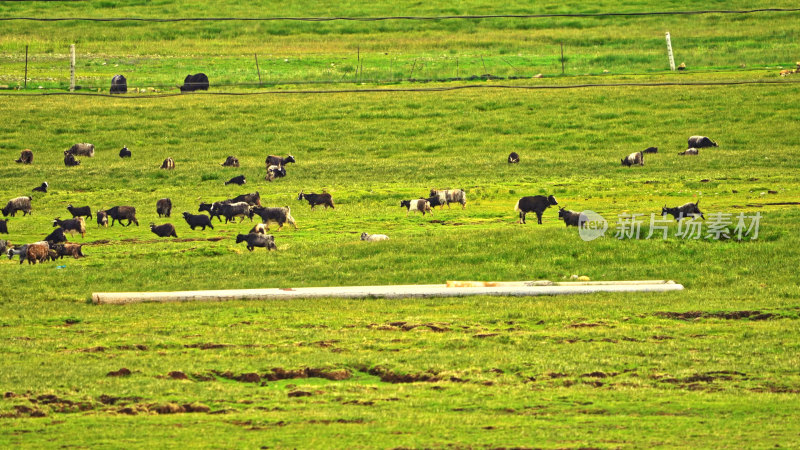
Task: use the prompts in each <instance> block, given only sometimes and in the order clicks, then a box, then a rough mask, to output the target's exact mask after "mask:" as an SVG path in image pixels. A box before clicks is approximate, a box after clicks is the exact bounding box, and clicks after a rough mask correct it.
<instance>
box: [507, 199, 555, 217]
mask: <svg viewBox="0 0 800 450" xmlns="http://www.w3.org/2000/svg"><path fill="white" fill-rule="evenodd" d="M551 205H558V202H557V201H556V198H555V197H553V196H552V195H551V196H549V197H545V196H544V195H534V196H532V197H522V198H521V199H519V200H517V204H516V206H514V211H517V212H519V222H518V223H527V222H526V221H525V215H526V214H527V213H529V212H534V213H536V219H537V220H538V222H539V224H541V223H542V214H543V213H544V210H545V209H547V208H549V207H550V206H551Z"/></svg>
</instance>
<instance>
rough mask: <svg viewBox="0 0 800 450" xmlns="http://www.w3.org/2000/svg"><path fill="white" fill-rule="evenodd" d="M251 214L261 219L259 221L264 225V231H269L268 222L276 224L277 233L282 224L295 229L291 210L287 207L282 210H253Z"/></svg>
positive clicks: (295, 224)
mask: <svg viewBox="0 0 800 450" xmlns="http://www.w3.org/2000/svg"><path fill="white" fill-rule="evenodd" d="M253 213H255V214H257V215H258V216H259V217H261V221H262V222H264V224H265V225H266V231H269V224H270V222H274V223H277V224H278V231H281V229H282V228H283V224H285V223H288V224H289V225H292V226H294V229H295V230H296V229H297V222H295V220H294V217H292V210H291V209H290V208H289V207H288V206H284V207H283V208H262V207H256V208H253Z"/></svg>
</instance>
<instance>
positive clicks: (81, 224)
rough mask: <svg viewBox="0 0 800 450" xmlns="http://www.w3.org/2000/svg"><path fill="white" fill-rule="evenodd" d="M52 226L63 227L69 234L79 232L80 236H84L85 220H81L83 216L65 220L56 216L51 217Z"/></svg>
mask: <svg viewBox="0 0 800 450" xmlns="http://www.w3.org/2000/svg"><path fill="white" fill-rule="evenodd" d="M53 226H54V227H61V229H63V230H64V231H65V232H66V233H69V234H70V236H73V235H74V234H75V233H80V234H81V237H84V238H85V237H86V221H85V220H83V217H77V218H73V219H67V220H61V218H60V217H56V218H55V219H53ZM45 240H46V239H45Z"/></svg>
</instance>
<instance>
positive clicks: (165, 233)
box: [150, 222, 178, 237]
mask: <svg viewBox="0 0 800 450" xmlns="http://www.w3.org/2000/svg"><path fill="white" fill-rule="evenodd" d="M150 231H152V232H153V233H155V235H156V236H158V237H170V236H171V237H178V234H177V233H175V225H172V224H171V223H165V224H163V225H156V224H154V223H153V222H150Z"/></svg>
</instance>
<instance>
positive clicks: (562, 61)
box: [561, 42, 564, 75]
mask: <svg viewBox="0 0 800 450" xmlns="http://www.w3.org/2000/svg"><path fill="white" fill-rule="evenodd" d="M561 75H564V43H563V42H562V43H561Z"/></svg>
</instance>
